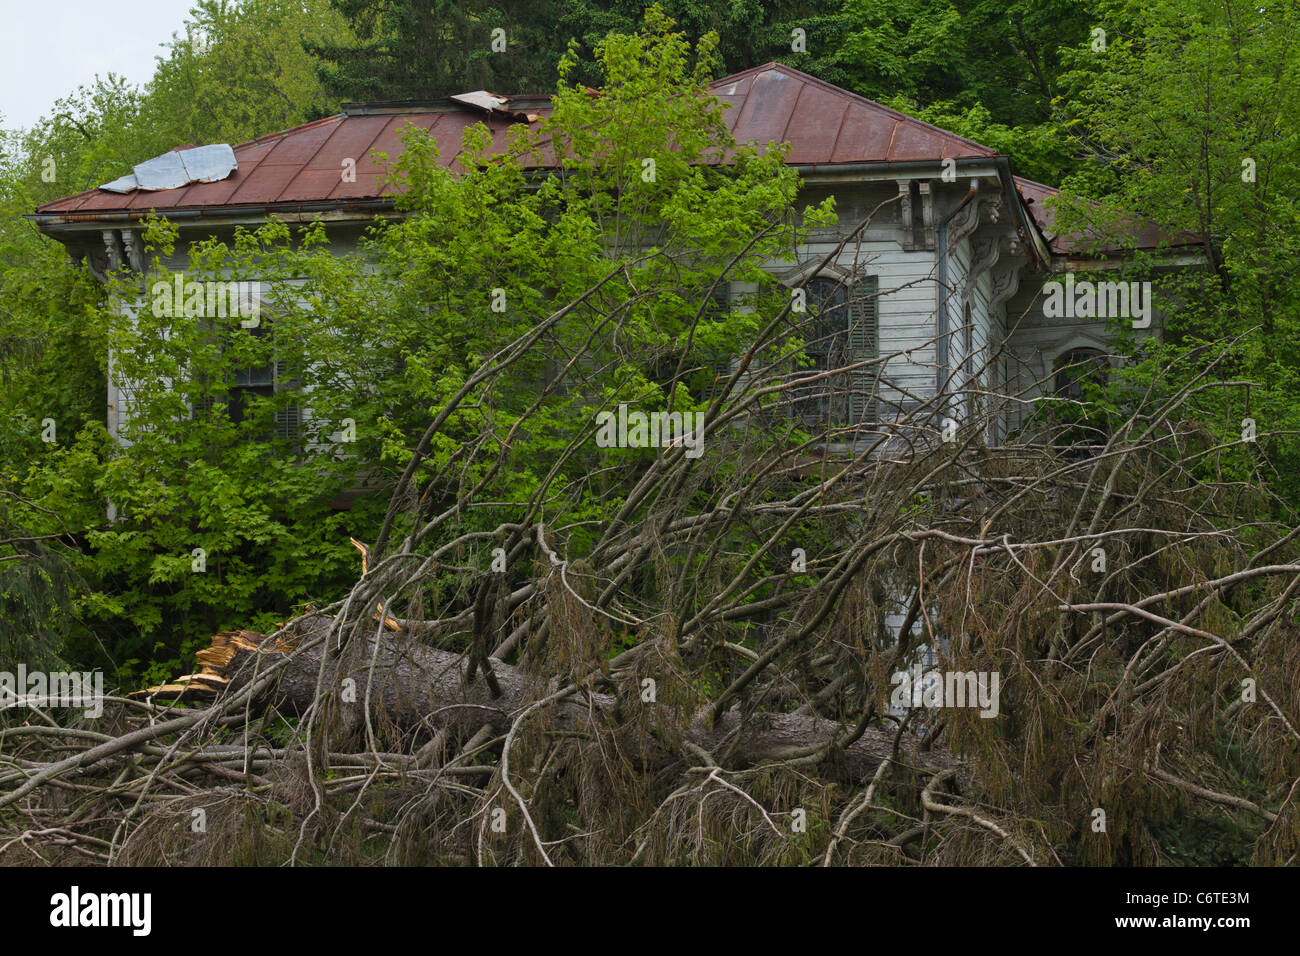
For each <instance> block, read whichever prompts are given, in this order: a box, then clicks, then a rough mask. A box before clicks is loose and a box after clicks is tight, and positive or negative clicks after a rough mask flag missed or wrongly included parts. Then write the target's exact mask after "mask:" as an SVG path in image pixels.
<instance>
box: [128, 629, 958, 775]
mask: <svg viewBox="0 0 1300 956" xmlns="http://www.w3.org/2000/svg"><path fill="white" fill-rule="evenodd" d="M330 622H331V619H330V618H329V617H327V616H325V615H309V616H307V617H304V618H301V619H299V620H298V621H296V622H294V625H293V626H292V627H291V628H290V629H288V630H287V631H286V632H282V634H281V636H279V637H277V638H275V639H273V640H268V638H267V637H266V636H264V635H262V634H258V633H256V632H253V631H227V632H222V633H221V634H217V635H216V636H215V637H214V638H213V643H212V646H211V647H210V648H208V649H207V650H204V651H201V652H200V653H199V654H198V659H199V661H200V663H201V664H202V665H203V668H202V670H201V672H200V673H199V674H194V675H189V676H187V677H185V678H180V679H178V680H177V681H176V682H173V683H170V684H166V685H163V686H161V687H155V688H151V689H149V690H147V691H141V692H139V694H140V695H141V696H150V697H154V698H156V699H172V700H177V699H183V700H195V699H208V700H214V701H215V700H219V699H220V698H222V697H224V696H225V695H229V694H233V693H236V692H238V691H239V690H240V689H242V688H244V687H246V686H247V685H248V684H249V683H250V682H252V681H253V680H255V679H256V678H257V676H258V675H259V674H264V673H265V672H266V669H267V667H268V666H269V665H270V664H271V663H273V662H276V661H281V662H283V658H284V657H285V656H286V655H287V656H288V658H289V660H288V662H287V663H286V664H285V667H284V669H283V671H282V673H281V674H280V676H279V678H278V679H277V680H276V681H275V682H274V683H273V684H272V685H271V688H270V689H269V690H267V691H266V692H264V693H262V694H260V695H258V696H257V697H256V698H255V700H254V706H255V707H256V708H258V709H268V708H272V707H273V708H275V709H276V710H279V711H281V712H286V713H290V714H294V715H302V714H306V713H308V712H309V711H310V710H312V709H313V708H319V707H320V706H321V705H322V704H325V703H328V704H331V705H335V706H336V707H337V713H338V715H339V716H340V718H341V719H342V722H343V725H344V731H345V733H349V732H350V733H356V732H359V731H360V730H361V728H363V727H364V726H365V725H366V722H367V717H368V718H369V722H370V725H371V726H372V727H376V728H379V727H382V728H389V729H392V728H396V729H399V730H411V729H414V728H419V727H421V726H423V727H426V728H428V729H429V730H431V731H435V732H441V733H443V734H444V735H445V736H447V737H449V738H460V739H466V738H469V737H470V736H472V735H474V734H475V733H479V732H481V731H482V730H483V728H484V727H488V728H490V729H491V730H492V731H494V732H495V733H497V734H505V733H507V732H509V731H510V730H511V728H512V727H513V726H514V723H515V721H516V720H517V719H518V718H519V716H520V715H521V714H522V713H523V712H524V711H525V710H526V709H527V708H529V707H530V706H531V705H534V704H536V703H537V702H538V701H540V700H543V699H544V698H546V697H547V696H548V695H553V694H555V693H556V692H557V691H559V690H560V689H561V688H560V687H559V683H558V681H556V680H555V679H551V680H549V681H545V680H541V679H538V678H535V677H532V676H530V675H528V674H526V673H525V672H524V671H522V670H521V669H520V668H517V667H513V666H510V665H508V664H505V663H503V662H502V661H500V660H497V659H495V658H492V659H490V660H491V665H492V677H493V680H491V681H489V680H488V679H485V677H484V676H483V675H482V674H481V673H480V674H479V675H478V676H475V677H471V676H470V673H469V672H470V667H469V660H468V658H467V656H466V655H462V654H456V653H452V652H449V651H443V650H438V649H436V648H433V647H429V646H427V645H426V644H424V643H422V642H421V641H419V640H418V639H416V638H414V637H412V636H411V635H410V634H409V633H407V632H405V631H402V632H398V633H393V632H391V631H388V632H385V633H383V634H381V635H373V634H372V635H371V636H370V637H369V639H368V640H367V641H366V642H365V643H364V645H363V644H362V642H360V641H353V642H349V643H347V644H345V646H344V648H343V650H342V652H341V653H340V652H338V651H336V650H334V649H333V648H332V647H331V644H332V642H333V640H334V639H333V638H330V639H328V640H327V639H325V634H326V632H327V631H328V628H329V625H330ZM322 658H323V659H324V660H323V664H324V666H323V668H322ZM492 685H495V688H496V690H498V691H499V693H494V692H493V686H492ZM318 687H319V688H320V689H321V691H320V692H319V693H318ZM632 706H635V707H636V708H637V709H638V711H639V714H638V716H645V709H646V708H647V707H649V708H654V707H655V705H654V704H649V705H647V704H643V703H641V702H640V701H639V700H637V701H635V702H628V701H625V700H620V698H619V697H618V696H617V695H615V694H609V693H598V692H595V691H592V690H586V689H582V690H575V691H574V692H573V693H571V694H568V695H566V696H564V697H562V698H560V699H558V700H556V701H555V702H554V703H552V704H550V705H548V706H547V707H546V708H545V716H542V715H539V716H538V718H537V719H538V720H539V721H545V723H546V725H547V726H548V727H549V728H550V729H551V730H553V731H559V732H574V733H594V732H597V731H610V732H613V733H614V734H615V736H616V739H617V740H618V742H619V745H620V749H621V750H622V751H623V753H624V755H625V756H626V757H628V758H629V759H630V760H632V761H633V762H634V763H637V764H639V765H641V766H642V767H644V768H647V769H649V768H653V767H662V766H665V765H668V764H670V763H672V762H673V761H674V760H676V759H679V758H680V757H681V756H682V750H683V748H684V749H685V750H687V751H690V752H691V753H692V754H695V757H704V756H707V758H708V759H709V760H712V761H714V762H716V763H718V764H720V765H723V766H727V767H730V768H739V767H752V766H755V765H759V764H763V763H769V762H774V761H789V760H791V759H798V758H800V757H806V756H810V755H816V754H817V752H818V750H819V749H824V748H826V747H827V745H828V744H831V743H832V742H833V741H834V740H836V739H837V738H838V739H840V740H843V739H845V738H847V737H848V736H850V731H851V728H848V727H846V726H844V725H843V724H839V723H836V722H834V721H829V720H826V719H823V718H819V717H816V716H814V715H811V714H796V713H752V714H748V715H745V714H742V711H741V709H740V708H739V707H733V708H731V709H730V710H728V711H726V712H725V713H724V714H723V715H722V716H721V717H720V718H719V719H718V720H717V721H716V722H715V723H710V722H709V720H708V708H707V707H705V708H701V710H700V711H699V713H698V714H696V716H695V717H694V718H693V719H692V720H691V721H690V723H689V725H687V726H681V727H674V726H671V722H670V721H669V720H668V719H667V718H666V715H665V719H664V720H663V721H662V722H661V721H657V720H654V719H651V720H636V719H633V720H628V719H627V718H628V716H629V714H628V711H629V709H630V708H631V707H632ZM651 715H652V716H653V711H652V712H651ZM895 736H896V735H895V734H894V733H891V732H888V731H884V730H880V729H876V728H867V729H866V730H864V731H863V732H862V734H861V735H860V736H858V737H857V739H855V740H853V741H852V742H851V743H849V744H848V745H847V746H845V747H843V748H842V751H841V752H840V753H838V754H836V755H835V759H834V760H832V761H830V762H831V763H834V764H835V766H831V767H825V768H824V772H827V773H829V774H831V775H833V776H836V777H840V778H843V779H846V780H849V781H852V782H855V783H861V782H865V781H867V780H869V779H870V778H871V776H872V774H874V773H875V770H876V768H877V767H878V766H879V765H880V763H881V761H882V760H884V759H885V758H886V757H890V756H891V755H893V754H894V752H895V748H896V747H897V755H896V756H895V757H894V759H895V760H896V762H898V763H900V764H903V765H911V766H914V767H918V768H925V769H928V770H934V771H942V770H950V769H954V768H955V767H956V766H957V763H956V761H955V759H954V758H953V757H952V755H951V754H949V753H947V752H946V751H943V750H922V749H920V739H919V738H917V737H915V736H914V735H910V734H902V735H900V736H899V739H898V740H897V741H896V740H895ZM699 751H702V752H703V754H700V753H699ZM695 757H691V758H690V759H691V760H692V762H695V763H698V762H699V760H697V759H695Z"/></svg>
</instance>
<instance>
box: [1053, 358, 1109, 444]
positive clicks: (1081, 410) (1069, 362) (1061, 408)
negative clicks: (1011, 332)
mask: <svg viewBox="0 0 1300 956" xmlns="http://www.w3.org/2000/svg"><path fill="white" fill-rule="evenodd" d="M1054 369H1055V375H1054V377H1053V383H1052V385H1053V389H1054V391H1055V393H1056V397H1057V398H1060V399H1064V400H1065V401H1062V402H1057V403H1055V406H1054V408H1053V417H1054V418H1055V420H1056V422H1057V424H1058V431H1057V433H1056V438H1055V441H1054V444H1056V445H1058V446H1062V447H1068V448H1071V449H1073V452H1072V454H1074V455H1086V454H1088V453H1089V450H1090V449H1092V448H1099V447H1101V446H1102V445H1104V444H1105V443H1106V440H1107V438H1108V437H1109V435H1110V431H1111V429H1110V424H1109V420H1108V416H1107V414H1106V411H1105V409H1104V408H1101V407H1099V406H1097V405H1096V404H1095V403H1094V402H1093V398H1094V397H1095V393H1096V390H1097V389H1099V388H1104V387H1105V385H1106V384H1107V382H1108V381H1109V380H1110V362H1109V361H1108V360H1107V358H1106V355H1105V353H1103V352H1101V351H1098V350H1097V349H1086V348H1084V349H1071V350H1070V351H1068V352H1066V353H1065V354H1063V355H1062V356H1061V357H1060V358H1058V359H1057V360H1056V363H1055V365H1054Z"/></svg>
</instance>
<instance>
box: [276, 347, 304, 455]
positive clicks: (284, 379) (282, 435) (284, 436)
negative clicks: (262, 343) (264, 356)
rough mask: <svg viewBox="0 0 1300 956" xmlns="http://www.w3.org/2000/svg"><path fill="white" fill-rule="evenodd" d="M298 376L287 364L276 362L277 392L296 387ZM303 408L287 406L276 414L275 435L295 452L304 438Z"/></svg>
mask: <svg viewBox="0 0 1300 956" xmlns="http://www.w3.org/2000/svg"><path fill="white" fill-rule="evenodd" d="M295 378H296V376H295V375H294V373H293V371H292V370H291V369H290V368H289V365H288V363H286V362H280V361H277V362H275V390H276V391H277V392H279V391H282V390H283V389H286V388H292V387H293V386H294V380H295ZM302 418H303V415H302V406H300V405H286V406H285V407H284V408H280V409H277V410H276V412H275V434H276V437H277V438H279V439H280V440H281V441H284V442H287V443H288V444H289V446H290V447H291V448H293V449H294V451H295V452H297V451H298V445H299V440H300V438H301V437H302Z"/></svg>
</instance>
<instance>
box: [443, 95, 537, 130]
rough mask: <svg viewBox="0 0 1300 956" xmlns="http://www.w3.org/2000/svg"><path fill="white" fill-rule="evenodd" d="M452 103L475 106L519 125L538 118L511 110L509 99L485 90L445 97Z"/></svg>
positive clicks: (534, 115) (532, 121)
mask: <svg viewBox="0 0 1300 956" xmlns="http://www.w3.org/2000/svg"><path fill="white" fill-rule="evenodd" d="M447 98H448V99H449V100H451V101H452V102H453V103H460V104H462V105H464V106H475V107H478V108H479V109H481V110H486V111H487V112H489V113H502V114H504V115H506V116H509V117H510V118H511V119H513V120H517V121H518V122H521V123H536V122H537V120H538V119H539V118H540V117H539V115H538V114H537V113H528V112H521V111H519V110H515V109H512V108H511V105H510V97H508V96H498V95H497V94H496V93H489V92H488V91H487V90H475V91H474V92H473V93H456V94H455V95H453V96H449V97H447Z"/></svg>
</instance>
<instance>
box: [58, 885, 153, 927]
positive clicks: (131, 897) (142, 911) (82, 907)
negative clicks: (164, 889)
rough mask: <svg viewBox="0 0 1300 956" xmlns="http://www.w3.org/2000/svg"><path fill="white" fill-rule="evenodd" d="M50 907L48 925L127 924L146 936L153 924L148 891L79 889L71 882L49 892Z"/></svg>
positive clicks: (151, 897)
mask: <svg viewBox="0 0 1300 956" xmlns="http://www.w3.org/2000/svg"><path fill="white" fill-rule="evenodd" d="M50 907H51V909H50V925H51V926H59V927H67V928H73V927H77V926H129V927H131V931H132V935H133V936H148V935H149V931H150V929H151V928H152V925H153V918H152V917H153V895H152V894H150V893H82V892H81V888H80V887H77V886H74V887H73V888H72V890H71V891H70V892H68V893H55V894H54V895H53V896H51V897H50Z"/></svg>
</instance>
